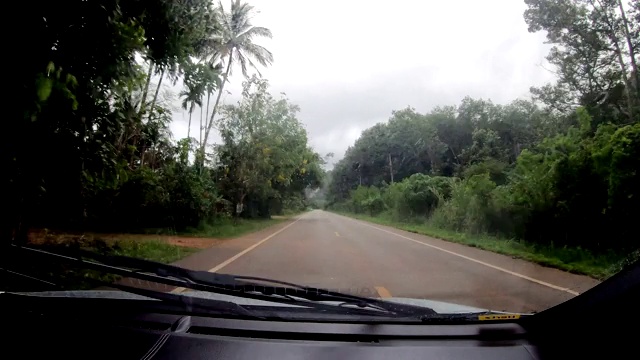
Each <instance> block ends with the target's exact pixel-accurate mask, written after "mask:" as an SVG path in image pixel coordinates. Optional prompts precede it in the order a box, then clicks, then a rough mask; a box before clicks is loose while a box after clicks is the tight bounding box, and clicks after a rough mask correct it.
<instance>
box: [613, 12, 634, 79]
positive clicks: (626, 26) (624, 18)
mask: <svg viewBox="0 0 640 360" xmlns="http://www.w3.org/2000/svg"><path fill="white" fill-rule="evenodd" d="M618 6H619V7H620V15H622V23H623V24H624V27H623V29H624V35H625V38H626V39H627V46H628V47H629V57H631V70H632V73H636V74H637V73H638V64H637V63H636V57H635V51H634V48H633V43H632V42H631V36H630V35H629V21H628V20H627V14H626V13H625V11H624V8H623V7H622V0H618ZM636 86H637V84H636Z"/></svg>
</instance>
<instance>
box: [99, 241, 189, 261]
mask: <svg viewBox="0 0 640 360" xmlns="http://www.w3.org/2000/svg"><path fill="white" fill-rule="evenodd" d="M198 250H199V249H194V248H189V247H184V246H176V245H171V244H167V243H164V242H162V241H161V240H128V239H124V240H117V241H116V242H115V243H114V244H113V245H111V249H110V250H109V251H108V253H110V254H111V255H120V256H130V257H134V258H138V259H145V260H152V261H158V262H161V263H166V264H168V263H172V262H174V261H177V260H180V259H182V258H184V257H186V256H188V255H191V254H193V253H195V252H197V251H198Z"/></svg>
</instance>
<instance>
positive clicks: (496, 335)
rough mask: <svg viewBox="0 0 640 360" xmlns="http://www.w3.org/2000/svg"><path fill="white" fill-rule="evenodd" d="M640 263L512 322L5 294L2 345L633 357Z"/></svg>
mask: <svg viewBox="0 0 640 360" xmlns="http://www.w3.org/2000/svg"><path fill="white" fill-rule="evenodd" d="M638 268H639V267H638V266H637V265H636V266H635V267H634V268H633V269H631V270H630V271H626V272H622V273H620V274H618V275H616V276H614V277H613V278H612V279H610V280H609V281H606V282H604V283H602V284H600V285H598V286H596V287H595V288H594V289H592V290H589V291H588V292H586V293H585V294H583V295H581V296H578V297H576V298H574V299H572V300H569V301H568V302H566V303H564V304H561V305H558V306H556V307H554V308H551V309H549V310H547V311H544V312H542V313H540V314H537V315H534V316H531V317H526V318H521V319H519V320H516V321H515V322H492V321H488V322H475V323H469V324H455V325H454V324H444V323H438V324H428V323H427V324H405V323H398V324H375V323H371V322H368V321H360V322H353V321H335V320H334V321H331V322H315V321H303V320H295V321H278V320H273V321H272V320H255V319H237V318H230V317H221V316H196V315H193V314H191V315H189V314H179V313H171V312H170V311H166V309H163V308H161V307H158V305H157V304H158V303H159V302H157V301H155V302H151V301H150V302H146V301H139V300H112V299H63V298H60V299H48V298H44V297H39V296H23V295H15V294H8V293H0V306H2V310H3V316H2V319H3V331H2V344H3V353H4V354H5V355H6V354H12V355H10V356H8V357H17V358H27V359H32V358H64V359H87V358H92V359H176V358H179V359H299V358H311V359H441V360H445V359H551V358H557V359H583V358H606V359H619V358H637V354H638V353H639V352H638V350H637V346H638V345H637V343H638V339H640V336H639V334H640V332H639V331H638V328H639V327H638V324H639V321H640V316H639V314H640V312H639V311H638V305H640V287H639V286H638V284H640V276H638V274H639V271H638Z"/></svg>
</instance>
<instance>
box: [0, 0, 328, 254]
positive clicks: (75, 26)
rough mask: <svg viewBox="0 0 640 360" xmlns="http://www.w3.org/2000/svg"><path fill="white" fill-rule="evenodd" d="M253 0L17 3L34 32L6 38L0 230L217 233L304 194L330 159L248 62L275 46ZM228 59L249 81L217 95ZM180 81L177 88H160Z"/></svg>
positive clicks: (244, 225) (140, 245) (163, 249)
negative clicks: (14, 58) (237, 93)
mask: <svg viewBox="0 0 640 360" xmlns="http://www.w3.org/2000/svg"><path fill="white" fill-rule="evenodd" d="M68 8H73V9H74V11H73V14H71V13H69V12H68ZM253 14H254V9H253V7H252V6H250V5H249V4H247V3H245V2H242V1H236V0H233V1H225V2H222V3H215V4H214V2H211V1H210V0H195V1H169V0H152V1H142V2H141V1H125V2H123V1H116V0H113V1H101V2H98V3H96V2H87V1H72V2H70V3H68V7H66V8H65V9H61V8H60V6H59V5H55V4H53V3H42V4H39V5H38V6H35V7H34V6H29V7H28V9H26V8H25V9H24V11H22V12H21V21H22V25H23V26H24V28H28V29H30V31H32V32H33V33H34V34H37V36H35V37H34V41H33V42H29V43H28V44H27V43H26V42H25V43H22V44H19V46H17V47H16V48H15V51H16V53H20V54H21V59H22V60H21V61H19V62H16V63H15V64H14V68H13V69H12V71H11V73H15V74H19V77H20V78H19V79H17V80H16V84H18V86H16V88H15V91H14V92H13V93H14V95H15V99H13V100H10V101H8V103H11V104H12V105H11V106H10V109H8V111H9V114H8V115H7V119H9V120H8V121H7V124H6V126H7V128H6V133H7V134H8V135H10V136H7V137H6V139H5V140H4V141H3V151H2V158H1V159H0V161H2V165H3V168H4V170H5V171H3V176H2V181H3V186H2V191H3V192H4V193H3V197H2V199H3V200H2V202H1V203H2V206H3V209H4V211H3V214H5V216H6V217H5V218H4V219H3V221H2V226H1V229H0V230H1V233H0V235H1V236H2V240H3V241H5V242H9V241H11V242H18V243H24V242H26V241H27V238H28V234H29V231H31V230H33V229H45V228H48V229H56V230H58V231H60V232H65V231H66V232H71V233H145V232H147V233H149V232H150V233H157V234H182V235H184V234H189V235H193V236H206V237H216V238H226V237H234V236H239V235H242V234H244V233H246V232H249V231H255V230H258V229H261V228H264V227H266V226H269V225H272V224H274V223H276V222H277V221H279V220H272V219H271V216H272V215H282V214H285V213H292V212H298V211H301V210H303V209H305V208H306V206H307V201H306V198H305V191H309V190H310V189H313V188H315V187H317V186H319V185H320V183H321V181H322V178H323V175H324V170H323V169H322V165H323V162H324V161H323V159H322V158H321V157H320V156H319V155H318V154H317V153H315V152H314V151H313V150H312V149H311V147H310V146H309V144H308V142H307V133H306V131H305V129H304V127H303V126H302V124H301V122H300V121H299V120H298V118H297V112H298V107H297V106H296V105H295V104H292V103H291V102H290V101H289V100H288V99H287V98H286V97H285V96H284V95H283V94H278V95H272V94H271V92H270V89H269V83H268V81H267V80H265V79H263V78H261V77H259V76H256V75H253V74H254V73H259V70H258V68H262V67H265V66H269V65H270V64H271V63H272V61H273V55H272V54H271V52H270V51H269V50H268V49H266V48H265V47H263V46H262V45H260V44H259V42H260V39H262V38H267V39H268V38H270V37H271V32H270V31H269V29H266V28H264V27H260V26H255V25H253V24H252V23H251V19H252V18H253ZM95 44H100V46H95ZM234 72H238V73H239V74H241V75H242V77H241V78H244V82H243V92H242V94H241V98H240V100H239V101H237V102H236V103H233V104H232V103H225V102H224V101H223V96H222V95H223V94H224V93H226V92H227V90H226V89H225V86H226V85H227V83H228V82H229V81H230V78H229V76H230V75H231V74H233V73H234ZM234 79H238V77H234ZM177 84H181V85H182V89H183V91H181V92H179V93H177V94H176V93H172V92H171V91H170V90H168V87H169V85H177ZM176 104H181V105H182V108H183V109H182V110H184V111H186V112H187V114H188V121H189V122H188V125H189V130H188V132H187V137H186V138H182V139H176V138H174V137H173V134H172V133H171V131H170V128H169V125H170V123H171V122H172V120H173V118H174V115H175V114H176V112H179V111H182V110H181V109H179V108H177V107H176V106H175V105H176ZM198 115H199V116H198ZM195 119H198V120H197V122H198V124H195V123H194V124H192V120H194V121H193V122H196V120H195ZM192 128H193V129H195V130H194V131H192ZM214 134H217V135H219V139H220V140H218V141H217V142H216V143H213V141H212V139H213V138H215V136H214ZM109 246H111V245H109ZM89 247H90V248H91V246H89ZM114 249H116V248H114ZM113 252H114V253H118V254H123V255H134V256H138V257H143V258H148V259H153V260H160V261H163V262H170V261H174V260H175V259H177V258H179V257H182V256H185V255H186V254H188V253H189V250H187V249H184V248H180V247H174V246H173V245H170V244H162V243H161V242H154V241H141V242H136V241H124V242H122V241H120V242H118V243H117V250H113Z"/></svg>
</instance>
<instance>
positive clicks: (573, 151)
mask: <svg viewBox="0 0 640 360" xmlns="http://www.w3.org/2000/svg"><path fill="white" fill-rule="evenodd" d="M525 2H526V4H527V7H528V8H527V10H526V11H525V13H524V19H525V21H526V23H527V24H528V25H529V30H530V31H532V32H537V31H545V32H546V34H547V39H548V41H549V43H551V44H552V45H553V47H552V49H551V51H550V53H549V55H548V57H547V59H548V60H549V62H550V63H551V64H552V65H553V66H554V67H555V69H556V72H557V74H558V79H557V82H555V83H553V84H548V85H545V86H543V87H541V88H532V89H531V92H532V100H523V99H518V100H514V101H512V102H511V103H509V104H506V105H498V104H493V103H492V102H491V101H489V100H483V99H472V98H469V97H467V98H465V99H463V100H462V102H461V103H460V104H459V105H457V106H442V107H437V108H435V109H432V110H431V111H430V112H428V113H425V114H421V113H418V112H416V111H415V110H414V109H412V108H406V109H403V110H399V111H394V112H393V113H392V115H391V117H390V118H389V120H388V121H387V122H385V123H379V124H377V125H375V126H373V127H371V128H369V129H367V130H365V131H364V132H363V133H362V135H361V136H360V138H359V139H358V140H357V141H356V142H355V144H354V145H353V146H352V147H350V148H349V149H348V150H347V151H346V154H345V156H344V158H343V159H342V160H340V161H339V162H338V163H337V164H336V165H335V167H334V169H333V170H332V171H331V173H330V178H329V182H328V184H327V185H326V197H327V203H328V206H329V207H332V208H335V209H341V210H347V211H354V212H361V213H368V214H371V215H376V214H380V213H386V214H388V215H389V216H392V217H395V218H397V219H401V220H403V221H418V222H425V221H426V222H429V223H431V224H433V225H435V226H438V227H443V228H447V229H452V230H456V231H467V232H472V233H478V232H483V233H484V232H488V233H491V234H495V235H498V236H506V237H511V238H517V239H524V240H527V241H530V242H533V243H537V244H544V245H550V244H555V245H558V246H579V247H585V248H589V249H594V250H597V251H608V250H611V249H614V250H620V249H629V248H637V247H639V246H640V243H638V241H637V239H638V238H639V235H640V233H638V230H637V229H636V228H635V226H634V225H633V222H632V219H634V218H638V216H640V212H639V209H640V203H638V198H639V196H640V178H639V177H638V174H637V169H639V168H640V162H638V161H639V160H638V159H640V158H639V157H638V151H640V142H639V137H638V133H639V131H640V109H639V108H638V104H640V92H639V88H638V84H639V83H640V82H639V81H638V71H637V59H638V52H639V49H640V30H639V27H638V26H639V25H638V24H640V22H637V21H633V19H638V17H639V16H640V7H639V6H638V4H637V2H636V3H632V4H630V5H625V4H623V3H622V2H621V1H620V0H598V1H592V0H579V1H571V0H526V1H525Z"/></svg>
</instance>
